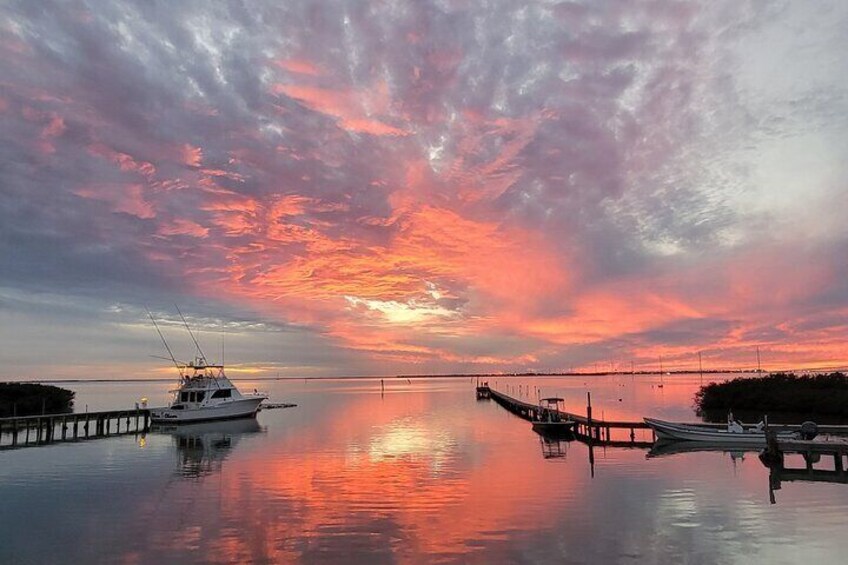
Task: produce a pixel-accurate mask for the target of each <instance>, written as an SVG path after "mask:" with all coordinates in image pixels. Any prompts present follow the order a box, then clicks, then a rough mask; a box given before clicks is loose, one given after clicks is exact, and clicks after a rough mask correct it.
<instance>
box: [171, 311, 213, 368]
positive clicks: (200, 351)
mask: <svg viewBox="0 0 848 565" xmlns="http://www.w3.org/2000/svg"><path fill="white" fill-rule="evenodd" d="M174 308H176V309H177V312H178V313H179V315H180V318H182V320H183V324H185V327H186V329H187V330H188V335H190V336H191V340H192V341H193V342H194V346H195V347H197V352H198V353H200V358H201V359H202V360H203V364H204V365H206V364H207V361H206V355H204V354H203V350H202V349H200V344H199V343H197V339H195V337H194V333H193V332H192V331H191V328H190V327H189V325H188V322H186V319H185V316H183V313H182V312H180V307H179V306H177V305H176V304H174Z"/></svg>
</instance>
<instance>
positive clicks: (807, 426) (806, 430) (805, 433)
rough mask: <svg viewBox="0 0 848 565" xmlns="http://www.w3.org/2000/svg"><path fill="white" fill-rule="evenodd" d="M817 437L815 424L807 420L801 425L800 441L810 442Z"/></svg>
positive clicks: (817, 430)
mask: <svg viewBox="0 0 848 565" xmlns="http://www.w3.org/2000/svg"><path fill="white" fill-rule="evenodd" d="M817 435H819V427H818V426H817V425H816V423H815V422H811V421H810V420H807V421H806V422H804V423H803V424H801V439H806V440H811V439H815V437H816V436H817Z"/></svg>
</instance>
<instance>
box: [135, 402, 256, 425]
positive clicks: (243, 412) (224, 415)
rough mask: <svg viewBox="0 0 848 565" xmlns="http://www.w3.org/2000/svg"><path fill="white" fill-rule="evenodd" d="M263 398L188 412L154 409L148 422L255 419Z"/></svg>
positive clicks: (179, 422)
mask: <svg viewBox="0 0 848 565" xmlns="http://www.w3.org/2000/svg"><path fill="white" fill-rule="evenodd" d="M263 400H265V398H264V397H255V398H239V399H237V400H233V401H231V402H226V403H222V404H218V405H215V406H204V407H203V408H196V409H193V410H192V409H189V410H172V409H171V408H154V409H153V410H151V411H150V420H151V421H152V422H154V423H157V424H162V423H166V422H167V423H171V424H182V423H194V422H211V421H213V420H233V419H235V418H246V417H255V416H256V412H257V411H258V410H259V405H260V404H261V403H262V401H263Z"/></svg>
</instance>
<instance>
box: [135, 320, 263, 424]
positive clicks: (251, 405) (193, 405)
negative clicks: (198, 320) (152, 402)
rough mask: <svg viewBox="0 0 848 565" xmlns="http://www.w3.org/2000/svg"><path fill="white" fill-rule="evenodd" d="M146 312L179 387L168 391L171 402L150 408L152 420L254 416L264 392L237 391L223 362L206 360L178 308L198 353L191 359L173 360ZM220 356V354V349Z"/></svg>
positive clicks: (172, 420) (194, 420) (185, 421)
mask: <svg viewBox="0 0 848 565" xmlns="http://www.w3.org/2000/svg"><path fill="white" fill-rule="evenodd" d="M177 311H179V308H177ZM148 315H149V316H150V319H151V321H152V322H153V325H154V326H155V327H156V331H157V333H158V334H159V337H160V338H161V339H162V344H163V345H164V346H165V349H166V350H167V351H168V356H169V357H168V358H169V359H170V360H171V361H172V362H173V363H174V366H175V367H176V368H177V373H179V376H180V381H179V387H178V388H176V389H174V390H171V391H169V392H171V393H173V395H174V396H173V400H172V401H171V404H170V405H169V406H167V407H165V408H152V409H151V410H150V419H151V421H152V422H153V423H165V422H168V423H174V424H181V423H189V422H192V423H194V422H208V421H212V420H230V419H235V418H247V417H255V416H256V412H257V411H258V410H259V406H260V404H262V401H263V400H265V399H267V398H268V395H267V394H265V393H262V392H258V391H256V390H255V389H254V391H253V393H252V394H243V393H241V392H240V391H239V390H238V389H237V388H236V387H235V385H234V384H233V383H232V382H231V381H230V379H228V378H227V376H226V374H224V364H223V362H222V363H221V364H212V363H208V362H207V360H206V356H205V355H204V354H203V350H202V349H201V348H200V344H199V343H198V342H197V339H195V337H194V333H193V332H192V331H191V328H190V327H189V325H188V322H186V319H185V318H184V317H183V315H182V312H180V318H182V320H183V323H184V324H185V327H186V329H187V330H188V333H189V335H191V339H192V341H194V345H195V346H196V347H197V353H198V355H197V356H196V357H195V358H194V361H192V362H191V363H179V362H177V360H176V358H175V357H174V354H173V353H172V352H171V348H170V347H169V346H168V342H167V341H166V340H165V336H164V335H162V331H161V330H160V329H159V325H158V324H157V323H156V320H155V319H154V318H153V315H152V314H150V312H148ZM222 351H223V350H222ZM221 357H222V358H223V352H222V354H221Z"/></svg>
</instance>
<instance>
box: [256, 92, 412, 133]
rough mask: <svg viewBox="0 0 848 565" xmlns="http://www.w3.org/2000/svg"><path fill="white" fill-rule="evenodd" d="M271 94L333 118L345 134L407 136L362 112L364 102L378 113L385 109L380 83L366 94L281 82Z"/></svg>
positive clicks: (402, 131)
mask: <svg viewBox="0 0 848 565" xmlns="http://www.w3.org/2000/svg"><path fill="white" fill-rule="evenodd" d="M271 91H272V92H273V93H274V94H284V95H286V96H288V97H290V98H294V99H295V100H297V101H298V102H300V103H302V104H303V105H305V106H306V107H308V108H310V109H311V110H314V111H316V112H320V113H322V114H326V115H328V116H332V117H333V118H337V123H338V124H339V127H341V128H343V129H345V130H348V131H352V132H356V133H367V134H371V135H376V136H404V135H409V132H408V131H406V130H405V129H402V128H399V127H395V126H392V125H390V124H387V123H385V122H384V121H381V120H377V119H374V118H371V117H370V116H369V115H368V113H367V112H366V111H365V108H364V105H365V104H368V103H373V106H374V108H375V109H377V110H379V111H386V110H387V109H388V106H389V101H388V91H387V87H386V86H385V84H382V83H381V84H380V85H378V87H377V88H375V89H374V90H372V91H370V92H359V93H354V92H352V91H343V90H332V89H328V88H318V87H314V86H303V85H294V84H282V83H277V84H274V85H273V86H272V87H271Z"/></svg>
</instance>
